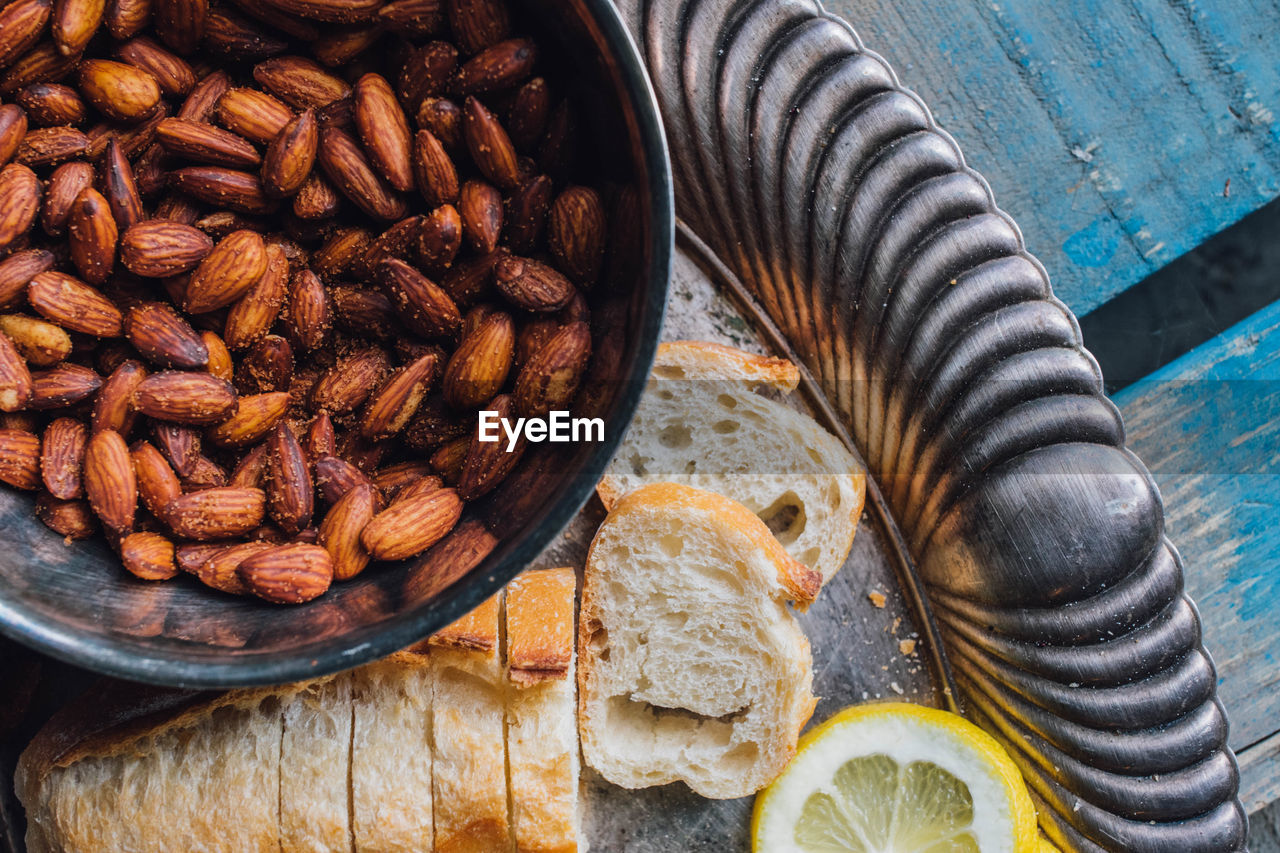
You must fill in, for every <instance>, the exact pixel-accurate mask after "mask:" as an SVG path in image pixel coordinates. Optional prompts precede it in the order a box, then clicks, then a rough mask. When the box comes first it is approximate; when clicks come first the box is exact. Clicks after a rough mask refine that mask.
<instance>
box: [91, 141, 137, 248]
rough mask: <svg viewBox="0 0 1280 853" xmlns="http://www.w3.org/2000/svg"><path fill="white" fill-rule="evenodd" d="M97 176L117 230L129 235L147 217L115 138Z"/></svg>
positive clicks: (107, 150) (122, 152)
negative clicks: (131, 229) (130, 230)
mask: <svg viewBox="0 0 1280 853" xmlns="http://www.w3.org/2000/svg"><path fill="white" fill-rule="evenodd" d="M98 173H99V175H100V179H101V183H102V194H103V196H105V197H106V199H107V205H108V206H109V207H110V208H111V216H112V218H113V219H115V223H116V228H117V229H119V230H120V232H122V233H124V232H127V231H128V230H129V229H130V228H132V227H133V226H134V225H137V224H138V223H139V222H141V221H142V220H143V219H144V218H145V213H144V212H143V209H142V197H141V196H140V195H139V191H138V182H137V179H136V177H135V176H134V174H133V167H132V166H131V165H130V164H129V158H128V157H126V156H125V153H124V150H123V149H122V148H121V147H120V145H119V143H117V142H116V140H115V138H114V137H112V138H111V139H109V140H107V147H106V148H105V149H104V150H103V152H102V156H101V158H100V159H99V161H98Z"/></svg>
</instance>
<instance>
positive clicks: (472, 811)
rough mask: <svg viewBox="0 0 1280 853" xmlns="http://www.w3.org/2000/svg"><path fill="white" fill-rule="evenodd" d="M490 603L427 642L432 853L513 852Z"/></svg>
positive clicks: (493, 603)
mask: <svg viewBox="0 0 1280 853" xmlns="http://www.w3.org/2000/svg"><path fill="white" fill-rule="evenodd" d="M499 606H500V603H499V597H498V596H497V595H495V596H494V597H493V598H490V599H489V600H488V601H486V602H485V603H484V604H482V605H481V606H480V607H478V608H476V609H475V610H474V611H472V612H471V613H469V614H468V615H467V616H465V617H463V618H462V619H460V620H458V621H457V622H455V623H453V624H452V625H450V626H448V627H447V628H445V629H444V630H442V631H440V632H439V633H437V634H435V635H433V636H432V637H431V640H430V649H431V651H430V657H431V674H432V682H433V685H434V691H435V694H434V697H433V700H432V707H431V718H432V720H431V731H432V738H433V740H432V762H433V764H432V771H431V777H432V788H433V790H432V801H433V804H434V811H435V850H436V853H500V851H509V850H510V849H511V845H512V842H511V826H510V823H511V821H510V814H509V812H508V808H507V770H506V749H505V746H504V743H503V730H502V729H503V692H504V689H503V688H504V685H503V681H504V679H503V676H502V661H501V649H500V647H499V639H498V612H499Z"/></svg>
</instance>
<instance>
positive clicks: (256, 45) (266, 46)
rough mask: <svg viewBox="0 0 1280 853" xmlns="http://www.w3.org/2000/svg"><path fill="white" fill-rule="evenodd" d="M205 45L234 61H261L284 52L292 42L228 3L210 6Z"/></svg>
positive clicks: (209, 50) (203, 44)
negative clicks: (230, 7) (236, 12)
mask: <svg viewBox="0 0 1280 853" xmlns="http://www.w3.org/2000/svg"><path fill="white" fill-rule="evenodd" d="M201 47H203V48H204V49H205V50H206V51H208V52H209V53H211V54H213V55H214V56H219V57H222V58H224V59H227V60H229V61H231V62H258V61H259V60H262V59H266V58H267V57H269V56H275V55H276V54H280V53H284V52H285V51H286V50H288V49H289V43H288V42H287V41H285V40H284V39H282V38H279V37H277V36H276V34H275V33H273V32H271V31H269V30H268V29H267V28H266V27H262V26H259V25H258V23H257V22H256V21H251V20H249V19H247V18H242V17H241V16H239V15H237V14H235V13H234V12H232V11H231V10H230V9H228V8H227V7H226V6H215V7H213V8H211V9H210V10H209V22H208V24H207V25H206V27H205V31H204V42H203V43H202V45H201Z"/></svg>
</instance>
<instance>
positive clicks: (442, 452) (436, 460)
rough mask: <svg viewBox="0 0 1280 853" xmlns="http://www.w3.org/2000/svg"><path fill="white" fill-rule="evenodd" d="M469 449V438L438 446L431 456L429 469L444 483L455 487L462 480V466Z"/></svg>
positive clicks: (465, 437) (456, 439)
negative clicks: (438, 475) (442, 479)
mask: <svg viewBox="0 0 1280 853" xmlns="http://www.w3.org/2000/svg"><path fill="white" fill-rule="evenodd" d="M470 448H471V438H470V437H469V436H465V435H464V436H462V437H460V438H454V439H450V440H449V441H446V442H445V443H444V444H442V445H440V447H438V448H437V449H436V451H435V452H434V453H432V454H431V459H430V460H429V461H430V462H431V467H432V469H433V470H435V471H436V472H437V473H439V474H440V476H441V477H442V478H444V481H445V482H446V483H448V484H449V485H451V486H456V485H457V484H458V480H459V479H461V478H462V466H463V464H464V463H465V462H466V461H467V451H468V450H469V449H470Z"/></svg>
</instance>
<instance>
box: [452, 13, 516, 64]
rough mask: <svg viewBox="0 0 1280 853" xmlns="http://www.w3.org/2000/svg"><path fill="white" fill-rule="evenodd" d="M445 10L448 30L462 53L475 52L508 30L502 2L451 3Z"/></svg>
mask: <svg viewBox="0 0 1280 853" xmlns="http://www.w3.org/2000/svg"><path fill="white" fill-rule="evenodd" d="M446 8H447V9H448V10H449V27H450V29H452V31H453V35H454V37H455V38H456V39H457V40H458V46H459V47H461V48H462V50H463V52H465V53H468V54H472V53H479V52H480V51H482V50H484V49H485V48H486V47H489V46H490V45H492V44H497V43H498V42H500V41H502V40H503V39H504V38H506V37H507V34H508V33H509V32H510V31H511V19H510V17H509V15H508V13H507V6H506V3H505V2H504V0H453V2H450V3H448V4H447V6H446Z"/></svg>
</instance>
